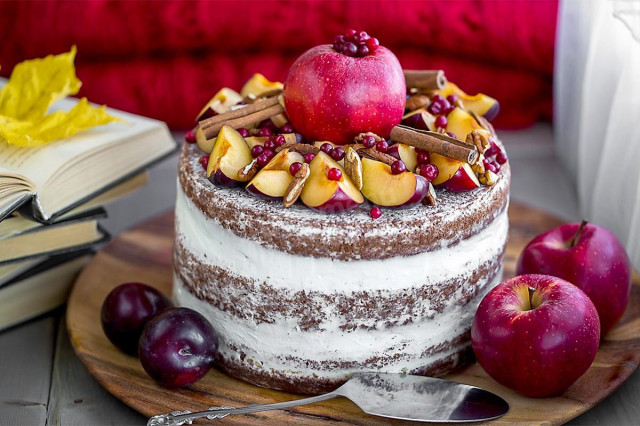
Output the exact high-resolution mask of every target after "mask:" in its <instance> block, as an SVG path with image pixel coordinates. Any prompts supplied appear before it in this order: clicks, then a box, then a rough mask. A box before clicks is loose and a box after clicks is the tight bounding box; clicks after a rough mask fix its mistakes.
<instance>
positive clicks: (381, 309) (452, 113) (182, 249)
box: [173, 31, 510, 393]
mask: <svg viewBox="0 0 640 426" xmlns="http://www.w3.org/2000/svg"><path fill="white" fill-rule="evenodd" d="M352 45H353V46H352ZM497 110H498V104H497V102H496V101H495V100H494V99H492V98H490V97H488V96H486V95H482V94H478V95H475V96H469V95H467V94H466V93H464V92H463V91H462V90H460V89H459V88H458V87H457V86H455V85H454V84H452V83H449V82H447V81H446V79H445V78H444V76H443V74H442V72H424V71H420V72H411V71H403V70H402V68H401V67H400V64H399V62H398V61H397V59H396V58H395V56H394V55H393V54H392V53H391V52H390V51H389V50H387V49H385V48H384V47H382V46H379V43H378V41H377V40H375V39H372V38H371V37H369V36H368V35H367V34H366V33H364V32H353V31H349V32H347V33H346V34H345V35H343V36H338V37H336V39H334V44H333V46H330V45H325V46H318V47H317V48H314V49H311V50H310V51H308V52H306V53H305V54H304V55H302V56H301V57H300V58H299V59H298V60H297V61H296V63H294V64H293V66H292V67H291V70H290V72H289V76H288V77H287V80H286V81H285V83H284V85H282V84H280V83H274V82H269V81H268V80H266V79H265V78H264V77H262V76H261V75H256V76H254V77H253V78H252V79H251V80H249V82H248V83H247V84H246V85H245V87H243V88H242V90H241V91H240V93H237V92H235V91H233V90H231V89H228V88H224V89H222V90H221V91H220V92H218V94H216V96H214V98H213V99H212V100H211V101H210V102H209V103H208V104H207V106H206V107H205V108H204V109H203V111H202V112H201V114H200V115H199V118H198V121H199V124H198V127H197V131H196V133H195V138H194V139H195V140H191V142H196V141H197V144H195V143H192V144H185V146H184V147H183V150H182V153H181V157H180V166H179V173H178V196H177V200H176V210H175V218H176V224H175V231H176V236H175V251H174V288H173V297H174V299H175V301H176V302H177V304H179V305H181V306H186V307H190V308H193V309H195V310H197V311H198V312H200V313H202V314H203V315H205V316H206V317H207V318H208V319H209V320H210V321H211V323H212V324H213V326H214V328H215V329H216V330H217V332H218V334H219V343H220V347H219V353H218V356H217V364H218V366H219V367H220V368H221V369H222V370H223V371H225V372H227V373H228V374H229V375H231V376H233V377H236V378H239V379H242V380H246V381H248V382H250V383H254V384H256V385H259V386H264V387H269V388H273V389H282V390H286V391H292V392H299V393H319V392H324V391H327V390H330V389H333V388H335V387H337V386H338V385H340V384H341V383H343V382H344V381H345V380H347V379H348V377H349V376H350V375H351V374H352V373H354V372H358V371H385V372H408V373H414V374H422V375H433V376H437V375H443V374H446V373H447V372H449V371H451V370H452V369H454V368H456V367H458V366H460V365H461V364H463V363H464V362H465V361H466V360H468V359H469V358H470V356H471V343H470V328H471V322H472V319H473V316H474V314H475V311H476V308H477V306H478V304H479V302H480V300H481V299H482V298H483V296H484V295H485V294H486V293H487V292H488V291H489V290H490V289H491V288H492V287H493V286H494V285H496V284H497V283H498V282H500V279H501V275H502V265H503V260H504V250H505V244H506V241H507V233H508V226H509V225H508V218H507V207H508V203H509V184H510V169H509V165H508V163H507V158H506V154H505V152H504V148H503V146H502V144H501V143H500V142H499V140H498V138H497V135H496V134H495V131H494V129H493V127H492V126H491V125H490V124H489V121H488V120H490V119H491V118H492V117H493V116H495V114H496V113H497Z"/></svg>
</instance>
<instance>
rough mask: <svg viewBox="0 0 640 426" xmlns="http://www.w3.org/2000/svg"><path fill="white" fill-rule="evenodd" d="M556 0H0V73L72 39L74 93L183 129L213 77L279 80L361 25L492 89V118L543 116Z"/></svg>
mask: <svg viewBox="0 0 640 426" xmlns="http://www.w3.org/2000/svg"><path fill="white" fill-rule="evenodd" d="M556 9H557V2H556V1H555V0H554V1H535V0H531V1H520V2H495V1H475V2H471V1H468V2H450V1H431V2H406V1H398V2H392V1H385V0H380V1H372V2H359V1H352V2H324V1H321V0H307V1H288V2H278V3H276V2H263V3H261V2H248V3H247V2H236V1H216V2H214V1H206V0H202V1H190V2H182V1H164V2H157V1H135V2H129V1H88V2H78V1H74V0H64V1H63V0H58V1H47V2H0V40H1V42H0V64H1V65H2V69H1V70H0V74H2V75H3V76H7V75H8V73H9V72H10V70H11V68H12V67H13V66H14V65H15V64H16V63H17V62H19V61H21V60H24V59H27V58H33V57H39V56H45V55H47V54H49V53H59V52H62V51H65V50H68V49H69V47H70V46H71V45H72V44H76V45H77V46H78V58H77V60H76V63H77V69H78V75H79V77H80V79H81V80H82V81H83V83H84V85H83V89H82V92H81V94H82V95H84V96H88V97H89V99H90V100H92V101H94V102H98V103H106V104H108V105H109V106H112V107H115V108H119V109H123V110H126V111H131V112H135V113H139V114H143V115H148V116H151V117H155V118H159V119H161V120H164V121H167V122H168V123H169V125H170V126H172V127H173V128H189V127H191V126H192V125H193V118H194V116H195V114H196V113H197V112H198V111H199V109H200V108H201V106H202V105H203V104H204V103H205V102H206V101H207V100H208V99H209V98H210V97H211V96H212V95H213V93H214V92H215V91H216V90H217V89H218V88H220V87H222V86H229V87H233V88H237V89H239V88H240V86H241V85H242V83H243V82H244V81H245V80H246V79H247V78H248V77H250V76H251V74H253V73H254V72H257V71H259V72H262V73H263V74H265V75H266V76H267V77H269V78H272V79H278V80H283V79H284V77H285V76H286V72H287V69H288V67H289V65H290V64H291V63H292V62H293V61H294V60H295V58H296V57H297V56H298V55H299V54H300V53H302V52H303V51H304V50H305V49H307V48H309V47H311V46H314V45H316V44H319V43H329V42H331V40H332V38H333V35H335V34H337V33H339V32H342V31H344V30H345V29H346V28H348V27H354V28H358V29H365V30H367V31H369V32H370V33H371V34H373V35H375V36H376V37H378V38H379V39H380V41H381V43H382V44H384V45H385V46H387V47H389V48H390V49H392V50H393V51H394V52H396V54H397V55H398V57H399V59H400V62H401V63H402V64H403V66H404V67H405V68H413V69H425V68H442V69H444V70H445V71H446V74H447V76H448V77H449V79H450V80H452V81H455V82H456V83H458V84H459V85H460V86H461V87H462V88H463V89H465V90H467V91H468V92H470V93H475V92H477V91H483V92H485V93H487V94H489V95H491V96H494V97H496V98H497V99H498V100H499V101H500V103H501V107H502V111H501V113H500V115H499V116H498V119H496V124H497V125H498V126H502V127H519V126H525V125H528V124H530V123H532V122H534V121H536V120H539V119H550V116H551V81H552V70H553V44H554V38H555V21H556Z"/></svg>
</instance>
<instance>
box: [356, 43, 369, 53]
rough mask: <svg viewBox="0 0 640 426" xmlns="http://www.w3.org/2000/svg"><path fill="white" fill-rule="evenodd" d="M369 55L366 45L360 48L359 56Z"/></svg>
mask: <svg viewBox="0 0 640 426" xmlns="http://www.w3.org/2000/svg"><path fill="white" fill-rule="evenodd" d="M368 54H369V48H368V47H367V45H366V44H361V45H360V46H358V56H367V55H368Z"/></svg>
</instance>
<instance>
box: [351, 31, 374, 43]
mask: <svg viewBox="0 0 640 426" xmlns="http://www.w3.org/2000/svg"><path fill="white" fill-rule="evenodd" d="M370 38H371V37H370V36H369V34H367V32H366V31H360V32H359V33H358V34H356V35H355V36H354V37H353V41H355V42H357V43H360V42H361V41H367V40H368V39H370Z"/></svg>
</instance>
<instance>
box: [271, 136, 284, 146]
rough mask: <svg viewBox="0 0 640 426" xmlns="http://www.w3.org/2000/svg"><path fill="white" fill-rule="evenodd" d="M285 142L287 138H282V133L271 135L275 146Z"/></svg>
mask: <svg viewBox="0 0 640 426" xmlns="http://www.w3.org/2000/svg"><path fill="white" fill-rule="evenodd" d="M286 142H287V140H286V139H285V138H284V136H282V135H275V136H274V137H273V143H275V144H276V146H282V145H284V144H285V143H286Z"/></svg>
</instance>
